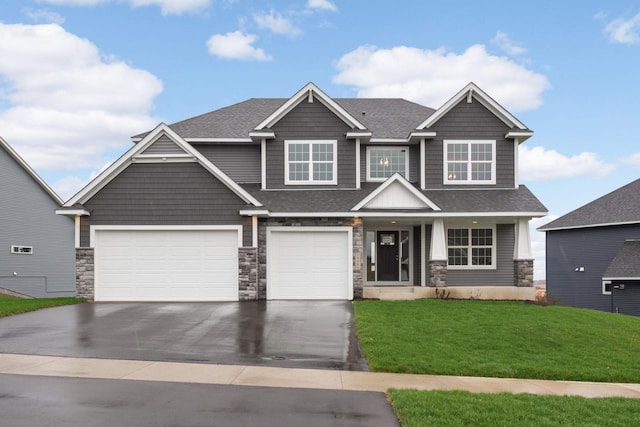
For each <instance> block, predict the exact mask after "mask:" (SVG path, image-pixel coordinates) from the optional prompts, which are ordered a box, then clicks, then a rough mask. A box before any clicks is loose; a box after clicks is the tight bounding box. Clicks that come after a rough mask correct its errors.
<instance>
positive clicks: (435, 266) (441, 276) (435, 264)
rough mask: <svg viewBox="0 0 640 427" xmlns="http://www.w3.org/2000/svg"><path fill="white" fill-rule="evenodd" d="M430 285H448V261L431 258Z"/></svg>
mask: <svg viewBox="0 0 640 427" xmlns="http://www.w3.org/2000/svg"><path fill="white" fill-rule="evenodd" d="M428 272H429V286H432V287H442V286H447V261H433V260H429V271H428Z"/></svg>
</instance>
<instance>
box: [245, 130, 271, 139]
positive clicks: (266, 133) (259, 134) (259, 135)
mask: <svg viewBox="0 0 640 427" xmlns="http://www.w3.org/2000/svg"><path fill="white" fill-rule="evenodd" d="M249 136H250V137H251V138H265V139H275V137H276V134H275V132H273V131H251V132H249ZM251 141H253V139H252V140H251Z"/></svg>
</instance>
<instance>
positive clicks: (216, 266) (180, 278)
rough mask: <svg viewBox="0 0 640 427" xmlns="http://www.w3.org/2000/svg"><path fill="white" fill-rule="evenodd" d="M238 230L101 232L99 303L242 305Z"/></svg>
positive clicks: (98, 234)
mask: <svg viewBox="0 0 640 427" xmlns="http://www.w3.org/2000/svg"><path fill="white" fill-rule="evenodd" d="M238 236H239V230H238V229H234V230H167V229H164V230H155V229H152V230H96V231H95V238H94V239H95V240H94V246H95V299H96V301H237V300H238Z"/></svg>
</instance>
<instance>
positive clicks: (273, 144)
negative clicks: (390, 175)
mask: <svg viewBox="0 0 640 427" xmlns="http://www.w3.org/2000/svg"><path fill="white" fill-rule="evenodd" d="M273 130H274V132H275V134H276V139H275V140H271V141H267V188H270V189H275V188H290V189H301V188H305V186H303V185H292V186H285V184H284V181H285V179H284V178H285V177H284V170H285V168H284V160H285V153H284V146H285V145H284V141H285V140H314V139H316V140H319V139H327V140H337V141H338V184H337V185H331V186H327V188H355V181H356V179H355V158H356V153H355V142H354V141H347V140H346V136H345V134H346V132H347V131H349V130H350V128H349V127H348V126H347V125H346V124H345V123H344V122H343V121H342V120H340V119H339V118H338V117H336V115H335V114H333V113H332V112H331V111H330V110H329V109H327V108H326V107H325V106H324V105H323V104H322V103H321V102H320V101H318V100H315V101H314V102H313V103H308V102H307V101H306V100H305V101H303V102H301V103H300V104H299V105H298V106H296V107H295V108H294V109H293V110H291V111H290V112H289V114H287V115H286V116H285V117H283V118H282V119H281V120H280V121H279V122H278V123H276V124H275V125H274V126H273ZM310 187H313V188H322V186H317V185H313V186H310Z"/></svg>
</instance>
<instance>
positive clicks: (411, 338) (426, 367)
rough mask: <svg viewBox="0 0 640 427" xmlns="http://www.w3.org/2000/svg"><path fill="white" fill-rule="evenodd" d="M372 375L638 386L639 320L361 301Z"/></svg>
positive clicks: (483, 305)
mask: <svg viewBox="0 0 640 427" xmlns="http://www.w3.org/2000/svg"><path fill="white" fill-rule="evenodd" d="M354 306H355V320H356V325H357V331H358V336H359V339H360V345H361V347H362V351H363V353H364V355H365V357H366V359H367V361H368V363H369V368H370V369H371V370H372V371H379V372H400V373H413V374H440V375H464V376H481V377H513V378H532V379H549V380H575V381H601V382H632V383H640V362H639V361H638V355H639V354H640V318H638V317H632V316H624V315H619V314H610V313H604V312H600V311H595V310H583V309H576V308H570V307H560V306H547V307H544V306H540V305H534V304H525V303H521V302H503V301H452V300H434V299H424V300H415V301H356V302H355V303H354Z"/></svg>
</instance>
